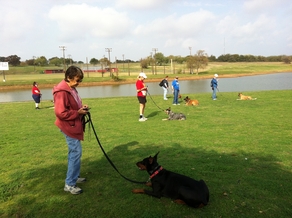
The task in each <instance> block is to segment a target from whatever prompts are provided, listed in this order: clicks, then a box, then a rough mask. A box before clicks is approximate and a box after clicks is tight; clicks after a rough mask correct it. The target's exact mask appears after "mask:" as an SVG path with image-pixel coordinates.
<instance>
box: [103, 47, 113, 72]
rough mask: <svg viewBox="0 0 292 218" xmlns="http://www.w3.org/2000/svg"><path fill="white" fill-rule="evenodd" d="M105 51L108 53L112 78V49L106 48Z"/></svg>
mask: <svg viewBox="0 0 292 218" xmlns="http://www.w3.org/2000/svg"><path fill="white" fill-rule="evenodd" d="M105 51H106V52H107V53H108V60H109V71H110V76H112V69H111V55H110V53H111V51H112V48H105Z"/></svg>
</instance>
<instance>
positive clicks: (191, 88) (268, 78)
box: [0, 72, 292, 102]
mask: <svg viewBox="0 0 292 218" xmlns="http://www.w3.org/2000/svg"><path fill="white" fill-rule="evenodd" d="M171 81H172V79H171V80H169V82H170V83H171ZM210 81H211V80H210V79H201V80H186V81H179V83H180V88H181V94H184V93H188V94H189V93H194V94H195V93H206V92H211V88H210ZM146 84H147V85H148V91H149V93H150V94H151V95H162V93H163V92H162V89H161V87H159V86H158V84H159V82H155V83H147V81H146ZM218 88H219V91H220V92H247V91H264V90H290V89H292V72H287V73H275V74H265V75H256V76H244V77H236V78H221V79H220V75H219V87H218ZM40 89H41V92H42V94H43V95H42V100H52V99H53V97H52V89H42V88H41V84H40ZM77 89H78V92H79V94H80V96H81V98H82V99H84V98H106V97H123V96H135V95H136V91H135V89H136V88H135V84H121V85H107V86H90V87H78V88H77ZM17 101H32V97H31V91H30V90H16V91H11V90H10V91H4V92H0V102H17Z"/></svg>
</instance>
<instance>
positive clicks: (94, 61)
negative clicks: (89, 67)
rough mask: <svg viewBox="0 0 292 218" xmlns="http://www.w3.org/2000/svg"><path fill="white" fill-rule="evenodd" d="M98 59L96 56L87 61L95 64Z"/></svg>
mask: <svg viewBox="0 0 292 218" xmlns="http://www.w3.org/2000/svg"><path fill="white" fill-rule="evenodd" d="M98 62H99V61H98V60H97V59H96V58H91V60H90V61H89V63H90V64H93V65H96V64H98Z"/></svg>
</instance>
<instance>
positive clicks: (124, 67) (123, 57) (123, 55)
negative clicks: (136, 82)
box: [123, 54, 125, 72]
mask: <svg viewBox="0 0 292 218" xmlns="http://www.w3.org/2000/svg"><path fill="white" fill-rule="evenodd" d="M124 64H125V55H124V54H123V72H124V71H125V66H124Z"/></svg>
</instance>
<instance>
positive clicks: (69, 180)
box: [64, 134, 82, 186]
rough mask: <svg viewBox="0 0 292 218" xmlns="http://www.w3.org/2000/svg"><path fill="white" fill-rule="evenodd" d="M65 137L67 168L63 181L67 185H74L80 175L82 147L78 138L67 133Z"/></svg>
mask: <svg viewBox="0 0 292 218" xmlns="http://www.w3.org/2000/svg"><path fill="white" fill-rule="evenodd" d="M64 135H65V134H64ZM65 138H66V142H67V145H68V169H67V176H66V180H65V182H66V184H67V185H70V186H74V185H76V182H77V179H78V176H79V175H80V165H81V160H80V159H81V156H82V147H81V142H80V140H78V139H74V138H71V137H69V136H67V135H65Z"/></svg>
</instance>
